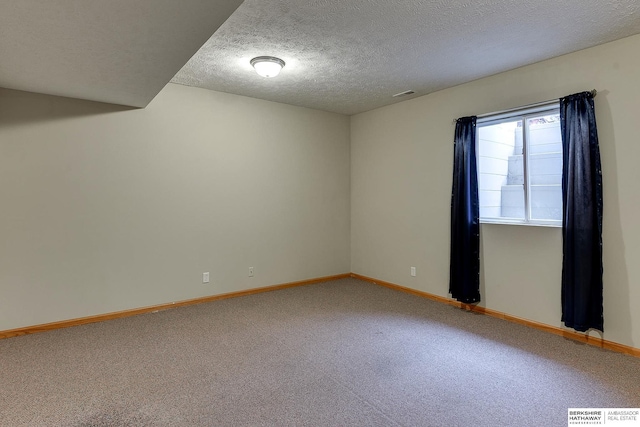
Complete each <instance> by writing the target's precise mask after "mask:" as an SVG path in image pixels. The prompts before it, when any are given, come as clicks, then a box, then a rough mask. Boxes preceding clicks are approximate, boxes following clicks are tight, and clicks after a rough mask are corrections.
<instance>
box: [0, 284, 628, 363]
mask: <svg viewBox="0 0 640 427" xmlns="http://www.w3.org/2000/svg"><path fill="white" fill-rule="evenodd" d="M346 277H353V278H356V279H360V280H363V281H366V282H370V283H373V284H376V285H380V286H385V287H387V288H391V289H395V290H398V291H401V292H405V293H408V294H412V295H417V296H420V297H423V298H428V299H430V300H433V301H437V302H440V303H443V304H448V305H451V306H454V307H458V308H460V309H464V310H467V311H473V312H476V313H482V314H486V315H487V316H491V317H496V318H498V319H502V320H507V321H509V322H513V323H518V324H521V325H525V326H529V327H531V328H535V329H539V330H542V331H546V332H549V333H552V334H555V335H560V336H562V337H564V338H567V339H571V340H575V341H580V342H583V343H586V344H589V345H593V346H596V347H600V348H604V349H607V350H612V351H616V352H619V353H624V354H629V355H632V356H635V357H640V348H635V347H631V346H627V345H623V344H618V343H616V342H613V341H607V340H605V339H603V338H600V337H593V336H590V335H587V334H581V333H578V332H575V331H572V330H568V329H563V328H559V327H556V326H551V325H547V324H544V323H540V322H535V321H532V320H527V319H522V318H520V317H516V316H512V315H510V314H506V313H503V312H500V311H497V310H492V309H490V308H485V307H480V306H477V305H473V304H463V303H461V302H459V301H455V300H453V299H451V298H447V297H441V296H438V295H433V294H430V293H427V292H422V291H418V290H415V289H411V288H407V287H404V286H400V285H396V284H395V283H389V282H385V281H383V280H378V279H374V278H371V277H367V276H362V275H360V274H355V273H347V274H338V275H335V276H326V277H318V278H315V279H308V280H300V281H297V282H290V283H283V284H279V285H273V286H265V287H261V288H253V289H247V290H244V291H238V292H229V293H225V294H219V295H212V296H208V297H201V298H194V299H190V300H184V301H177V302H172V303H167V304H159V305H154V306H149V307H141V308H135V309H131V310H124V311H117V312H113V313H106V314H99V315H95V316H88V317H81V318H78V319H69V320H63V321H60V322H52V323H45V324H42V325H35V326H27V327H24V328H18V329H10V330H7V331H0V339H3V338H10V337H16V336H20V335H27V334H35V333H38V332H45V331H51V330H54V329H61V328H69V327H72V326H78V325H85V324H87V323H96V322H103V321H105V320H111V319H119V318H122V317H129V316H136V315H138V314H144V313H151V312H154V311H160V310H167V309H170V308H174V307H184V306H187V305H194V304H202V303H205V302H211V301H217V300H222V299H227V298H236V297H241V296H246V295H252V294H257V293H262V292H270V291H277V290H280V289H286V288H293V287H296V286H304V285H311V284H314V283H321V282H328V281H330V280H338V279H344V278H346Z"/></svg>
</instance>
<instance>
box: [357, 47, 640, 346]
mask: <svg viewBox="0 0 640 427" xmlns="http://www.w3.org/2000/svg"><path fill="white" fill-rule="evenodd" d="M638 52H640V36H634V37H630V38H627V39H623V40H620V41H617V42H614V43H609V44H606V45H602V46H599V47H595V48H592V49H588V50H584V51H580V52H577V53H573V54H570V55H566V56H563V57H559V58H556V59H553V60H549V61H545V62H541V63H538V64H534V65H532V66H528V67H524V68H520V69H517V70H513V71H510V72H506V73H503V74H499V75H496V76H492V77H489V78H485V79H481V80H477V81H474V82H471V83H468V84H464V85H461V86H457V87H454V88H451V89H447V90H443V91H440V92H437V93H434V94H431V95H427V96H424V97H420V98H416V99H413V100H409V101H406V102H402V103H399V104H395V105H392V106H388V107H384V108H380V109H377V110H374V111H370V112H367V113H363V114H359V115H356V116H353V117H352V121H351V270H352V271H353V272H355V273H359V274H363V275H366V276H370V277H374V278H378V279H380V280H385V281H389V282H393V283H397V284H400V285H403V286H408V287H411V288H415V289H418V290H421V291H426V292H429V293H433V294H437V295H441V296H446V295H447V291H448V280H449V223H450V217H449V215H450V203H451V175H452V162H453V131H454V126H453V124H452V120H453V119H455V118H457V117H462V116H467V115H473V114H483V113H489V112H493V111H498V110H503V109H508V108H513V107H517V106H520V105H526V104H530V103H535V102H540V101H545V100H548V99H554V98H559V97H561V96H564V95H568V94H571V93H575V92H579V91H583V90H590V89H592V88H595V89H597V90H598V91H599V92H598V96H597V97H596V100H595V106H596V116H597V122H598V127H599V132H598V133H599V137H600V148H601V156H602V169H603V179H604V184H603V185H604V190H603V191H604V234H603V240H604V286H605V289H604V301H605V302H604V304H605V307H604V316H605V334H604V338H605V339H607V340H611V341H615V342H618V343H622V344H625V345H630V346H634V347H640V226H639V225H638V224H639V220H638V217H639V215H640V191H639V189H638V186H639V185H640V184H639V183H640V139H639V138H638V135H640V132H639V131H638V117H640V82H639V80H638V76H640V55H638ZM481 234H482V238H481V252H482V254H481V256H482V261H481V282H482V284H481V292H482V298H483V301H482V303H481V305H483V306H485V307H488V308H491V309H494V310H498V311H502V312H506V313H509V314H511V315H514V316H519V317H522V318H526V319H529V320H534V321H538V322H543V323H546V324H550V325H554V326H561V323H560V276H561V257H562V248H561V244H562V237H561V230H560V229H557V228H555V229H553V228H541V227H525V226H505V225H489V224H487V225H483V226H482V228H481ZM411 266H415V267H417V273H418V274H417V277H410V274H409V272H410V267H411Z"/></svg>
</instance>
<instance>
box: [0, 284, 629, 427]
mask: <svg viewBox="0 0 640 427" xmlns="http://www.w3.org/2000/svg"><path fill="white" fill-rule="evenodd" d="M569 407H596V408H598V407H632V408H637V407H640V359H637V358H634V357H631V356H626V355H622V354H618V353H614V352H610V351H607V350H602V349H599V348H595V347H591V346H587V345H584V344H580V343H576V342H574V341H569V340H565V339H563V338H561V337H558V336H555V335H551V334H548V333H545V332H541V331H537V330H534V329H530V328H527V327H524V326H520V325H516V324H512V323H509V322H505V321H501V320H498V319H495V318H492V317H488V316H482V315H477V314H473V313H468V312H464V311H462V310H459V309H456V308H453V307H450V306H446V305H444V304H440V303H436V302H432V301H430V300H427V299H423V298H420V297H416V296H412V295H408V294H404V293H401V292H398V291H394V290H391V289H387V288H383V287H379V286H376V285H372V284H369V283H365V282H362V281H358V280H355V279H344V280H338V281H333V282H327V283H322V284H317V285H309V286H303V287H298V288H291V289H286V290H281V291H275V292H267V293H263V294H257V295H252V296H246V297H241V298H233V299H227V300H221V301H216V302H212V303H207V304H201V305H195V306H190V307H184V308H177V309H173V310H167V311H162V312H158V313H152V314H146V315H140V316H135V317H130V318H125V319H119V320H113V321H108V322H102V323H96V324H91V325H85V326H79V327H74V328H68V329H61V330H57V331H52V332H46V333H40V334H35V335H28V336H23V337H17V338H10V339H5V340H0V425H2V426H536V427H540V426H566V425H567V408H569Z"/></svg>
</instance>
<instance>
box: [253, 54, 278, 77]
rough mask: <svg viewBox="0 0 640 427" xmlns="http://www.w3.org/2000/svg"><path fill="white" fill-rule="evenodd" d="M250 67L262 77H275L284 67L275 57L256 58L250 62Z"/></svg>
mask: <svg viewBox="0 0 640 427" xmlns="http://www.w3.org/2000/svg"><path fill="white" fill-rule="evenodd" d="M251 65H253V68H255V69H256V73H258V74H260V75H261V76H262V77H275V76H277V75H278V74H279V73H280V70H282V67H284V61H283V60H282V59H280V58H276V57H275V56H257V57H255V58H253V59H252V60H251Z"/></svg>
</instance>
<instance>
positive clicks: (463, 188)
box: [449, 116, 480, 304]
mask: <svg viewBox="0 0 640 427" xmlns="http://www.w3.org/2000/svg"><path fill="white" fill-rule="evenodd" d="M453 152H454V154H453V188H452V192H451V257H450V278H449V293H451V296H452V297H453V298H454V299H456V300H458V301H460V302H463V303H466V304H471V303H476V302H479V301H480V221H479V216H480V212H479V211H480V208H479V201H478V172H477V165H476V117H475V116H471V117H463V118H460V119H458V120H456V131H455V139H454V148H453Z"/></svg>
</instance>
